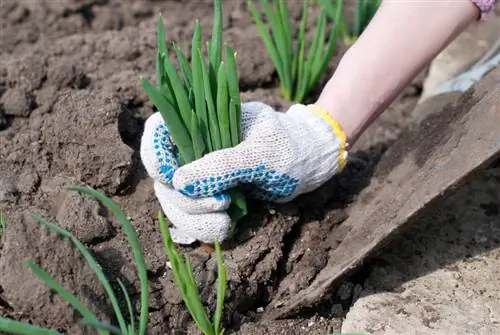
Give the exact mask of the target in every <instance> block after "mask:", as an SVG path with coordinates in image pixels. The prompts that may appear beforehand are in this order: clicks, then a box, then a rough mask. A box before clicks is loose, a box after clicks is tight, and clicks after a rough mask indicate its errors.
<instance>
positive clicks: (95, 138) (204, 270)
mask: <svg viewBox="0 0 500 335" xmlns="http://www.w3.org/2000/svg"><path fill="white" fill-rule="evenodd" d="M223 6H224V36H225V39H227V41H228V43H229V44H230V45H232V46H233V48H234V49H235V50H237V51H238V66H239V71H240V77H241V80H240V84H241V90H242V91H243V92H242V97H243V99H244V100H245V101H248V100H260V101H263V102H266V103H268V104H271V105H272V106H274V107H275V108H277V109H281V110H283V109H285V108H286V107H287V106H289V104H290V103H289V102H286V101H284V100H282V99H281V98H280V92H279V85H278V83H277V79H276V74H275V72H274V67H273V64H272V63H271V61H270V59H269V57H268V55H267V53H266V52H265V51H264V47H263V45H262V42H261V40H260V36H259V34H258V30H257V29H256V27H255V25H253V23H252V19H251V17H250V15H249V13H248V11H247V10H246V5H245V1H242V0H241V1H240V0H237V1H236V0H230V1H229V0H226V1H223ZM300 9H301V5H300V4H299V2H297V3H293V2H292V3H290V11H291V15H292V16H293V17H294V19H295V24H298V22H299V14H300ZM160 11H161V12H162V13H163V15H164V17H165V24H166V32H167V38H168V39H170V40H172V41H175V42H176V43H177V44H178V45H179V46H180V47H181V48H182V49H183V50H184V51H185V52H186V51H187V50H189V49H188V48H189V46H190V43H191V36H192V27H193V20H194V19H196V18H199V19H200V22H201V25H202V29H203V36H204V39H207V38H209V36H210V33H211V26H210V24H211V22H210V21H211V18H212V1H211V0H203V1H175V0H170V1H163V2H161V1H152V0H151V1H133V0H127V1H118V0H89V1H66V2H56V1H51V0H45V1H31V0H21V1H11V0H5V1H2V2H1V4H0V17H1V18H2V20H0V30H1V31H2V34H1V35H0V50H1V52H0V54H1V57H0V209H1V210H2V211H4V212H5V214H6V217H7V227H6V229H5V230H4V231H3V232H2V233H1V234H2V236H1V242H0V315H1V316H4V317H12V318H14V319H16V320H21V321H26V322H31V323H33V324H37V325H41V326H47V327H51V328H53V329H58V330H59V331H62V332H65V333H68V334H87V333H88V334H90V333H91V332H90V331H89V330H84V329H83V328H81V327H80V326H79V325H78V324H77V322H78V315H77V314H76V313H73V312H72V310H71V308H70V307H69V305H68V304H67V303H66V302H64V301H63V300H62V299H60V298H58V297H57V296H55V295H54V294H53V293H51V292H50V290H49V289H48V288H47V286H46V285H45V284H44V283H43V282H41V281H40V280H38V279H37V278H36V277H35V276H34V275H33V274H32V273H31V272H30V271H29V269H27V267H26V266H25V264H24V261H25V259H26V258H32V259H34V260H35V261H36V262H37V263H38V264H40V265H41V266H42V267H43V268H44V269H46V270H47V271H48V272H49V273H50V274H52V275H54V276H55V278H56V279H57V280H59V281H60V282H61V283H62V284H63V285H64V286H65V287H66V288H68V289H70V290H71V291H72V292H74V293H75V294H77V295H78V297H80V298H81V299H82V301H83V302H84V303H86V305H87V306H89V307H90V308H91V309H92V310H93V311H94V312H95V313H97V315H98V316H99V317H100V318H101V320H102V321H104V322H106V321H109V322H113V323H115V322H116V320H114V318H113V316H112V313H111V311H112V310H111V308H110V305H109V301H107V300H106V298H105V295H104V291H103V288H102V286H101V285H100V284H99V282H98V281H97V279H96V278H95V276H94V275H93V274H92V273H91V270H90V268H89V267H88V265H86V263H85V261H84V259H83V258H82V257H81V256H80V255H79V254H78V253H77V252H76V251H75V250H74V248H72V246H71V245H70V243H69V242H68V241H65V240H64V239H61V238H59V237H57V236H55V235H54V234H52V233H48V232H47V231H46V230H44V229H42V228H40V226H39V225H38V224H37V223H36V222H35V221H34V220H33V219H32V217H31V214H32V213H36V214H41V215H42V216H44V217H45V218H46V219H48V220H49V221H52V222H57V223H58V224H59V225H61V226H62V227H64V228H67V229H70V230H71V231H72V232H73V233H74V234H76V236H77V237H78V238H79V239H80V240H81V241H82V242H84V243H86V245H87V246H88V247H89V248H90V250H91V251H92V252H93V254H94V257H96V259H97V260H98V261H99V262H100V263H101V264H102V266H103V268H104V270H105V272H106V273H107V275H108V277H109V278H110V279H112V281H113V285H114V287H115V288H118V286H117V285H116V280H117V279H120V280H122V281H123V282H124V283H125V285H126V287H127V289H128V290H129V292H131V296H132V297H133V299H134V301H136V300H137V299H138V297H139V292H138V290H139V282H138V279H137V277H136V271H135V265H134V264H133V259H132V255H131V252H130V249H129V246H128V245H127V241H126V238H125V235H124V233H123V232H122V230H121V228H120V226H119V224H118V223H117V222H116V220H115V218H114V217H113V216H112V215H111V214H110V213H108V212H107V211H106V210H105V209H104V208H103V207H102V206H101V205H100V204H99V203H97V202H96V201H94V200H91V199H89V198H88V197H86V196H82V195H77V194H74V193H71V192H68V191H66V190H65V189H64V187H65V186H68V185H72V184H75V183H85V184H87V185H89V186H91V187H93V188H96V189H99V190H100V191H103V192H105V193H106V194H107V195H108V196H110V197H112V199H113V200H114V201H116V202H117V203H118V204H119V205H120V207H121V208H122V209H123V210H124V212H125V213H126V214H127V215H129V216H130V217H131V221H132V223H133V225H134V227H135V228H136V229H137V231H138V232H139V234H140V239H141V243H142V247H143V250H144V254H145V256H146V261H147V265H148V274H149V279H150V288H151V299H150V306H149V307H150V323H149V332H148V334H184V333H188V334H196V330H195V327H194V325H193V323H192V321H191V319H190V317H189V314H188V312H187V310H186V309H185V307H184V305H183V302H182V299H181V297H180V295H179V293H178V291H177V288H176V287H175V285H174V281H173V276H172V273H171V271H170V270H169V268H168V267H167V266H166V261H167V259H166V256H165V254H164V252H163V244H162V240H161V235H160V232H159V227H158V222H157V221H156V218H157V212H158V210H159V209H160V206H159V204H158V202H157V200H156V198H155V196H154V192H153V187H152V181H151V180H150V179H149V178H148V177H147V174H146V172H145V170H144V168H143V166H142V164H141V162H140V159H139V151H138V150H139V140H140V136H141V134H142V127H143V124H144V121H145V119H146V118H147V117H148V116H149V115H150V114H151V112H152V106H151V104H150V102H149V101H148V99H147V96H146V95H145V93H144V92H143V91H142V90H141V88H140V87H139V85H138V77H139V75H140V74H143V75H145V76H146V77H148V78H152V77H153V76H154V62H155V50H156V26H155V22H156V14H157V13H158V12H160ZM310 24H311V26H312V22H311V23H310ZM344 50H345V47H343V46H340V49H339V52H338V55H337V56H336V57H335V58H334V59H333V60H332V61H331V63H330V66H331V67H330V73H331V71H332V70H333V69H334V68H335V64H336V63H337V62H338V59H339V57H340V56H341V55H342V53H343V51H344ZM326 77H327V76H325V79H326ZM421 81H422V78H421V77H420V78H418V79H417V80H416V81H415V82H414V83H412V84H411V85H410V86H409V87H408V88H407V89H406V90H405V92H404V93H403V94H402V95H401V97H399V98H398V100H397V101H396V102H395V103H394V104H393V105H392V106H391V107H390V108H389V110H388V111H387V112H386V113H385V114H384V116H383V117H382V118H380V119H379V120H378V121H377V122H376V124H374V125H373V126H372V127H371V128H370V129H369V130H368V131H367V133H365V135H364V136H363V138H362V139H361V140H360V142H359V144H358V145H357V147H358V149H357V152H356V153H355V154H354V155H353V158H354V159H353V160H352V161H351V162H350V163H349V164H348V166H347V167H346V170H345V171H344V172H343V173H342V174H341V175H339V176H337V177H335V178H333V179H332V180H331V181H330V182H328V183H327V184H325V185H324V186H323V187H321V188H320V189H318V190H317V191H315V192H313V193H312V194H308V195H304V196H302V197H300V199H298V200H297V201H294V202H293V203H290V204H285V205H281V206H270V205H267V204H262V203H250V208H251V211H250V212H251V214H250V215H249V216H248V217H247V218H246V219H245V220H244V221H242V222H241V223H240V224H239V226H238V231H237V233H236V237H235V240H234V241H231V243H228V246H227V247H226V250H225V252H224V258H225V263H226V266H227V271H228V280H229V289H228V296H227V301H226V305H225V313H224V325H225V327H226V328H227V329H228V331H227V332H226V333H227V334H236V333H238V334H242V335H244V334H251V333H255V332H256V331H261V332H264V333H266V334H270V335H272V334H282V333H286V334H304V333H308V334H325V333H327V332H329V331H330V332H331V331H335V330H338V329H339V328H340V324H341V318H340V317H341V316H342V313H340V315H339V313H334V312H332V306H338V304H339V303H340V304H342V306H343V307H344V308H347V307H348V306H349V303H350V300H351V293H349V292H351V291H349V290H347V298H345V296H346V294H344V295H343V297H344V298H345V299H344V298H342V299H340V300H339V298H335V297H332V299H331V300H329V301H328V302H327V303H326V304H325V305H324V307H322V308H320V309H318V310H317V311H316V314H315V315H303V316H302V317H299V318H297V319H294V320H285V321H279V322H273V323H272V324H267V323H259V321H258V320H259V316H260V315H261V313H265V307H266V305H267V304H268V303H269V302H270V301H271V300H272V299H273V298H274V297H276V296H279V295H283V294H293V293H294V292H298V291H299V290H300V289H302V288H305V287H307V286H308V284H309V283H310V282H311V281H312V280H313V279H314V277H315V275H316V274H318V273H319V272H320V271H321V269H322V268H323V267H324V266H325V265H326V263H327V261H328V259H327V255H328V252H329V250H331V249H333V248H335V246H336V245H337V244H338V243H339V242H340V241H341V240H342V238H343V236H344V234H345V233H346V230H345V229H344V228H343V226H342V222H343V221H344V220H345V219H346V218H347V216H348V209H349V206H351V205H352V204H353V203H355V202H356V201H357V195H358V194H359V192H360V191H361V190H363V189H364V188H365V187H366V186H367V185H369V184H370V182H371V180H372V174H373V169H374V167H375V166H376V164H377V162H378V160H379V159H380V157H381V155H382V154H383V153H384V152H385V151H386V150H387V148H388V147H389V146H390V145H391V143H392V141H394V140H395V138H396V136H397V135H398V134H399V132H400V131H401V129H402V128H403V127H404V126H405V125H406V124H407V123H408V122H409V120H410V118H411V115H410V111H411V110H412V109H413V107H414V106H415V103H416V101H417V99H418V95H419V93H420V90H421ZM319 86H320V87H321V83H320V85H319ZM317 93H318V92H313V93H312V94H311V98H312V97H314V94H317ZM276 149H277V150H279V148H276ZM183 251H186V252H189V254H190V256H191V260H192V262H193V265H194V269H195V275H196V279H197V282H198V284H199V285H200V291H201V294H202V297H203V299H204V301H206V305H207V306H210V307H212V308H213V306H214V301H215V289H214V287H215V286H214V285H215V280H216V273H215V263H214V257H213V256H212V255H210V254H209V253H207V252H206V251H204V250H201V249H192V248H184V249H183ZM360 276H361V277H360V278H358V279H353V280H354V281H355V282H356V280H357V281H358V282H359V283H361V282H362V274H361V275H360ZM124 306H125V305H124ZM340 310H341V311H342V308H341V309H340Z"/></svg>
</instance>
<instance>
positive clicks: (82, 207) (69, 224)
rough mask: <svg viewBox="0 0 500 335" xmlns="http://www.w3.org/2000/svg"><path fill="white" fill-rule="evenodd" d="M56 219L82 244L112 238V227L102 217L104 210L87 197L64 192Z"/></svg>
mask: <svg viewBox="0 0 500 335" xmlns="http://www.w3.org/2000/svg"><path fill="white" fill-rule="evenodd" d="M63 197H64V200H63V202H62V205H61V208H60V209H59V212H58V213H57V216H56V219H57V222H58V223H59V225H61V227H63V228H65V229H67V230H69V231H70V232H71V233H73V234H74V235H75V236H76V237H77V238H78V239H79V240H80V241H82V242H83V243H91V242H94V241H102V240H104V239H107V238H109V237H110V236H112V226H111V224H110V223H109V221H108V219H107V218H106V216H105V215H104V212H103V210H104V208H102V207H101V206H100V204H99V203H98V202H97V201H96V200H94V199H92V198H90V197H89V196H86V195H82V194H80V193H75V192H74V191H71V192H65V193H64V194H63Z"/></svg>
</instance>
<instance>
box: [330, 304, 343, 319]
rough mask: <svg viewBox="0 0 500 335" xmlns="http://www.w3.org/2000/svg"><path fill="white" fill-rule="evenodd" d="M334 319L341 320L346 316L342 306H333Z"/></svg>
mask: <svg viewBox="0 0 500 335" xmlns="http://www.w3.org/2000/svg"><path fill="white" fill-rule="evenodd" d="M331 313H332V317H334V318H340V317H342V315H344V308H343V307H342V305H341V304H335V305H333V306H332V310H331Z"/></svg>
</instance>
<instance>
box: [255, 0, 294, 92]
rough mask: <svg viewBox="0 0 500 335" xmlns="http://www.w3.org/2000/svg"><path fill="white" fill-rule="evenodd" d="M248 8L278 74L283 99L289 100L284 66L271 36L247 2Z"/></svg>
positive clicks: (260, 18)
mask: <svg viewBox="0 0 500 335" xmlns="http://www.w3.org/2000/svg"><path fill="white" fill-rule="evenodd" d="M248 8H249V9H250V13H251V15H252V17H253V19H254V21H255V24H256V26H257V29H258V30H259V33H260V36H261V38H262V41H263V43H264V46H265V47H266V49H267V52H268V53H269V56H270V57H271V60H272V61H273V64H274V66H275V67H276V72H277V73H278V77H279V79H280V86H281V91H282V93H283V95H284V96H285V98H287V99H290V98H291V91H292V88H291V87H288V86H286V85H287V83H286V81H285V72H284V71H285V70H284V65H283V62H282V60H281V58H280V56H279V53H278V50H277V48H276V46H275V45H274V43H273V41H272V39H271V35H270V34H269V32H268V31H267V28H266V26H265V25H264V22H263V21H262V17H261V16H260V14H259V12H258V11H257V8H256V7H255V5H254V4H253V3H252V2H251V1H248Z"/></svg>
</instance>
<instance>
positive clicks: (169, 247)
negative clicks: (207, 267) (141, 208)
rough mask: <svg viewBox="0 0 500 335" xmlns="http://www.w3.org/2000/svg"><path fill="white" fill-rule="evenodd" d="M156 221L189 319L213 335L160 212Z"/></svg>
mask: <svg viewBox="0 0 500 335" xmlns="http://www.w3.org/2000/svg"><path fill="white" fill-rule="evenodd" d="M158 221H159V223H160V231H161V234H162V237H163V243H164V249H165V253H166V254H167V257H168V259H169V260H170V263H171V265H172V272H173V274H174V279H175V281H176V284H177V287H178V288H179V291H180V293H181V296H182V299H183V300H184V303H185V305H186V307H187V309H188V310H189V312H190V314H191V317H192V318H193V320H194V321H195V323H196V324H197V326H198V327H199V328H200V330H202V331H203V333H204V334H209V335H211V334H213V330H212V325H211V324H210V321H209V320H208V317H207V316H206V312H205V310H204V309H203V306H202V304H201V302H200V298H199V295H196V294H193V293H197V287H196V286H195V287H194V288H193V285H192V283H193V282H194V280H192V279H191V278H190V277H189V275H188V271H189V270H188V269H187V267H188V266H189V265H186V264H185V263H183V262H182V259H181V257H180V255H179V254H178V252H177V250H176V249H175V246H174V242H173V241H172V237H171V236H170V232H169V230H168V227H167V224H166V222H165V218H164V216H163V214H162V213H161V211H160V212H159V213H158ZM196 306H198V307H196ZM200 306H201V311H200ZM214 335H216V334H214Z"/></svg>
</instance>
